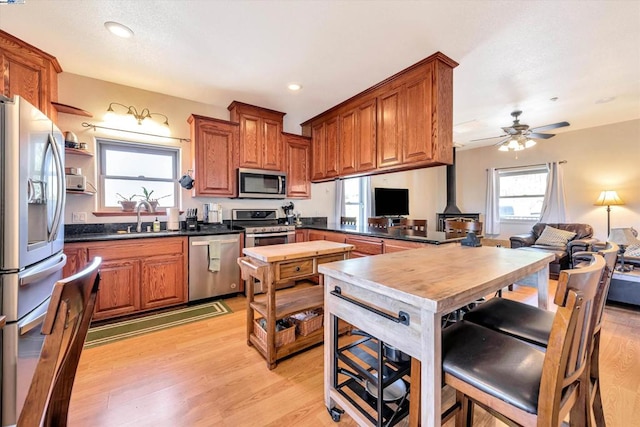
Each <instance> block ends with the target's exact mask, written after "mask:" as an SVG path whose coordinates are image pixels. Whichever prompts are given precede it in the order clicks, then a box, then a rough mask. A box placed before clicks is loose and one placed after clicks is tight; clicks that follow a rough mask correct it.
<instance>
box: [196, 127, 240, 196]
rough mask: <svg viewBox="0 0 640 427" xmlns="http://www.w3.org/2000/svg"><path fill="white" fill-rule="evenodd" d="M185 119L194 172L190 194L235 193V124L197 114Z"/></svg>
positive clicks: (231, 194) (227, 194) (213, 194)
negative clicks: (188, 126)
mask: <svg viewBox="0 0 640 427" xmlns="http://www.w3.org/2000/svg"><path fill="white" fill-rule="evenodd" d="M188 122H189V124H190V125H191V156H192V164H193V169H194V172H195V176H194V179H195V182H194V190H193V192H194V195H195V196H227V197H233V196H235V195H236V192H237V185H236V180H237V178H236V169H237V167H238V166H237V165H238V161H237V151H236V147H237V146H238V138H239V129H238V128H239V126H238V124H237V123H231V122H227V121H224V120H218V119H213V118H209V117H203V116H197V115H191V116H190V117H189V119H188Z"/></svg>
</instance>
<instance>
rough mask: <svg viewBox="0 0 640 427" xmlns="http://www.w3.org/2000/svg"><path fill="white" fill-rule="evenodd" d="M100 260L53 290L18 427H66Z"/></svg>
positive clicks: (96, 285)
mask: <svg viewBox="0 0 640 427" xmlns="http://www.w3.org/2000/svg"><path fill="white" fill-rule="evenodd" d="M101 262H102V259H101V258H100V257H96V258H94V260H93V262H92V263H91V264H90V265H89V266H88V267H87V268H86V269H84V270H83V271H81V272H79V273H77V274H75V275H73V276H71V277H69V278H66V279H62V280H60V281H58V282H56V284H55V285H54V286H53V292H52V295H51V300H50V302H49V308H48V309H47V313H46V315H45V316H46V317H45V319H44V323H43V325H42V333H43V334H44V335H45V338H44V343H43V345H42V351H41V353H40V359H39V360H38V364H37V365H36V370H35V373H34V375H33V379H32V381H31V386H30V387H29V391H28V393H27V398H26V400H25V402H24V406H23V408H22V411H21V412H20V417H19V418H18V424H17V425H18V427H38V426H45V427H57V426H66V425H67V415H68V412H69V401H70V399H71V390H72V388H73V381H74V379H75V376H76V370H77V367H78V361H79V360H80V354H81V353H82V347H83V346H84V341H85V338H86V336H87V331H88V329H89V323H90V322H91V317H92V315H93V310H94V308H95V302H96V294H97V292H98V284H99V282H100V276H99V275H98V267H99V266H100V263H101Z"/></svg>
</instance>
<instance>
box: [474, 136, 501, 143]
mask: <svg viewBox="0 0 640 427" xmlns="http://www.w3.org/2000/svg"><path fill="white" fill-rule="evenodd" d="M505 136H507V135H498V136H490V137H489V138H480V139H472V140H471V141H470V142H476V141H486V140H488V139H496V138H504V137H505Z"/></svg>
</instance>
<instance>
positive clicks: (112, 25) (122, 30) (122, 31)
mask: <svg viewBox="0 0 640 427" xmlns="http://www.w3.org/2000/svg"><path fill="white" fill-rule="evenodd" d="M104 27H105V28H106V29H107V30H109V32H110V33H111V34H114V35H116V36H118V37H122V38H125V39H128V38H129V37H133V31H132V30H131V28H129V27H127V26H125V25H122V24H120V23H118V22H113V21H107V22H105V23H104Z"/></svg>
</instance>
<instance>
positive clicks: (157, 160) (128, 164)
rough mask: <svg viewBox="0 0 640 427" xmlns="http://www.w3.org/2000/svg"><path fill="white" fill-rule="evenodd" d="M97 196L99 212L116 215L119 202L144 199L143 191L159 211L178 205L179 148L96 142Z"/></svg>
mask: <svg viewBox="0 0 640 427" xmlns="http://www.w3.org/2000/svg"><path fill="white" fill-rule="evenodd" d="M97 143H98V165H99V166H98V168H99V170H98V174H99V178H100V183H99V187H100V188H99V190H100V191H99V194H100V207H99V210H102V211H119V210H120V209H121V207H120V204H119V201H120V200H123V199H130V200H134V201H138V200H141V199H144V198H145V196H144V194H143V193H144V190H143V187H144V188H145V189H146V190H147V192H148V193H151V192H153V193H151V196H150V197H149V198H150V199H152V200H153V199H157V200H158V206H159V208H161V209H163V208H167V207H175V206H177V205H178V195H179V194H180V193H179V187H178V181H177V179H178V178H177V177H178V160H179V153H180V151H179V148H174V147H166V146H159V145H149V144H136V143H132V142H121V141H112V140H100V139H99V140H98V141H97Z"/></svg>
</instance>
